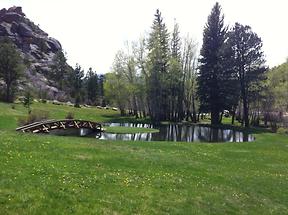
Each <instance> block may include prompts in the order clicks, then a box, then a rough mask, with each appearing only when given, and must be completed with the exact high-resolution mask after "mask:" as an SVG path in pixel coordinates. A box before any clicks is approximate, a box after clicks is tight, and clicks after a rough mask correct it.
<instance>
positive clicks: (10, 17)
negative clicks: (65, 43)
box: [0, 7, 64, 99]
mask: <svg viewBox="0 0 288 215" xmlns="http://www.w3.org/2000/svg"><path fill="white" fill-rule="evenodd" d="M4 37H5V38H7V37H8V38H10V40H11V41H13V42H14V43H15V45H16V46H17V48H18V50H19V51H20V53H21V55H22V57H23V59H25V62H26V64H27V65H26V66H27V71H26V76H27V77H28V78H29V82H31V84H32V85H33V86H34V87H35V88H37V89H40V88H41V89H42V90H47V94H48V95H52V96H54V97H55V99H57V96H58V95H60V96H62V97H63V94H64V92H61V91H59V90H58V89H57V88H55V86H53V83H51V81H49V80H48V79H47V78H46V77H45V75H47V74H48V73H49V72H50V67H51V64H53V61H52V60H53V57H54V55H55V54H56V53H57V52H58V51H61V50H62V47H61V44H60V42H59V41H58V40H56V39H54V38H51V37H49V36H48V34H47V33H46V32H44V31H43V30H42V29H40V27H39V26H37V25H35V24H34V23H33V22H32V21H30V20H29V19H28V18H27V17H26V15H25V14H24V13H23V11H22V8H21V7H11V8H9V9H5V8H4V9H2V10H0V38H4ZM27 62H28V63H27ZM31 74H34V75H31Z"/></svg>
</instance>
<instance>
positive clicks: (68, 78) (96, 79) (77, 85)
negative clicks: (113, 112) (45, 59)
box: [50, 51, 105, 107]
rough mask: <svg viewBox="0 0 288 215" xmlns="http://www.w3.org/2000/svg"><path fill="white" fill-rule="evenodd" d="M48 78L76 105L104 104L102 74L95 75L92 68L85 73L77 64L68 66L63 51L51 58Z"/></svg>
mask: <svg viewBox="0 0 288 215" xmlns="http://www.w3.org/2000/svg"><path fill="white" fill-rule="evenodd" d="M50 78H51V79H52V80H54V82H55V83H56V87H57V88H58V89H60V90H63V91H64V92H66V93H67V94H68V95H69V96H71V98H72V99H73V101H74V103H75V106H76V107H80V104H90V105H100V106H102V105H104V106H105V99H104V89H103V85H104V75H97V73H96V72H95V71H93V69H92V68H89V69H88V71H87V72H86V73H85V72H84V70H83V69H82V68H81V66H80V65H79V64H76V66H75V68H72V67H70V66H69V65H68V64H67V59H66V57H65V54H64V53H63V51H59V52H58V53H56V55H55V56H54V58H53V64H52V66H51V73H50Z"/></svg>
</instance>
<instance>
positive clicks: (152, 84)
mask: <svg viewBox="0 0 288 215" xmlns="http://www.w3.org/2000/svg"><path fill="white" fill-rule="evenodd" d="M168 41H169V34H168V32H167V28H166V25H165V24H164V22H163V18H162V16H161V13H160V11H159V10H158V9H157V11H156V14H155V19H154V21H153V25H152V32H151V33H150V38H149V40H148V50H149V53H148V71H149V78H148V97H149V106H150V107H149V109H150V117H151V119H152V120H153V121H155V122H159V121H161V120H165V119H167V112H168V102H169V101H168V87H167V86H168V83H167V73H168V61H169V43H168Z"/></svg>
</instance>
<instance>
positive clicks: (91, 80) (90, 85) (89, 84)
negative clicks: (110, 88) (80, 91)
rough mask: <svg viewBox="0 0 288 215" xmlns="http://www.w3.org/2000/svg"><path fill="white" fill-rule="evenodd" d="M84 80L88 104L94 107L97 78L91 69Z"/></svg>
mask: <svg viewBox="0 0 288 215" xmlns="http://www.w3.org/2000/svg"><path fill="white" fill-rule="evenodd" d="M85 79H86V81H85V82H86V91H87V99H88V102H89V103H90V104H93V105H95V104H96V101H97V97H98V93H99V92H98V91H99V90H98V88H99V87H98V76H97V74H96V72H94V71H93V70H92V68H89V70H88V72H87V74H86V78H85Z"/></svg>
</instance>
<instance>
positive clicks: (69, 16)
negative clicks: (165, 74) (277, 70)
mask: <svg viewBox="0 0 288 215" xmlns="http://www.w3.org/2000/svg"><path fill="white" fill-rule="evenodd" d="M215 2H216V1H215V0H177V1H173V0H142V1H139V0H82V1H80V0H49V1H47V0H0V8H4V7H5V8H8V7H11V6H14V5H16V6H22V8H23V12H24V13H25V14H26V16H27V17H28V18H29V19H31V20H32V21H33V22H34V23H35V24H39V25H40V27H41V28H42V30H44V31H46V32H47V33H48V34H49V36H51V37H54V38H56V39H58V40H59V41H60V43H61V44H62V47H63V49H64V50H65V51H66V52H67V57H68V62H69V63H70V65H71V66H73V67H74V66H75V64H76V63H79V64H80V65H81V66H82V67H83V68H85V69H88V68H89V67H92V68H93V69H94V70H96V71H97V73H106V72H108V71H109V70H110V68H111V65H112V62H113V59H114V55H115V53H116V52H117V50H119V49H120V48H123V46H124V42H125V41H127V40H128V41H133V40H137V39H138V38H139V37H140V36H141V35H144V34H145V32H149V30H150V27H151V25H152V21H153V19H154V13H155V11H156V9H157V8H159V9H160V11H161V12H162V15H163V17H164V22H165V23H166V24H167V26H168V28H169V31H172V27H173V23H174V19H176V21H177V22H178V23H179V25H180V31H181V34H182V35H183V36H184V35H187V34H188V33H189V35H190V36H192V37H193V38H194V39H195V40H196V41H197V42H198V43H199V45H200V46H201V44H202V32H203V27H204V25H205V23H206V21H207V17H208V15H209V13H210V11H211V9H212V7H213V5H214V4H215ZM218 2H219V3H220V4H221V6H222V10H223V12H224V14H225V22H226V24H230V25H233V24H234V23H235V22H236V21H237V22H240V23H241V24H244V25H250V26H251V27H252V30H253V31H255V32H256V33H257V34H258V35H259V36H260V37H261V38H262V40H263V43H264V47H263V49H264V52H265V55H266V59H267V64H268V65H269V66H270V67H271V66H275V65H278V64H281V63H283V62H284V61H285V60H286V58H287V57H288V27H287V21H288V0H273V1H271V0H219V1H218Z"/></svg>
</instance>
